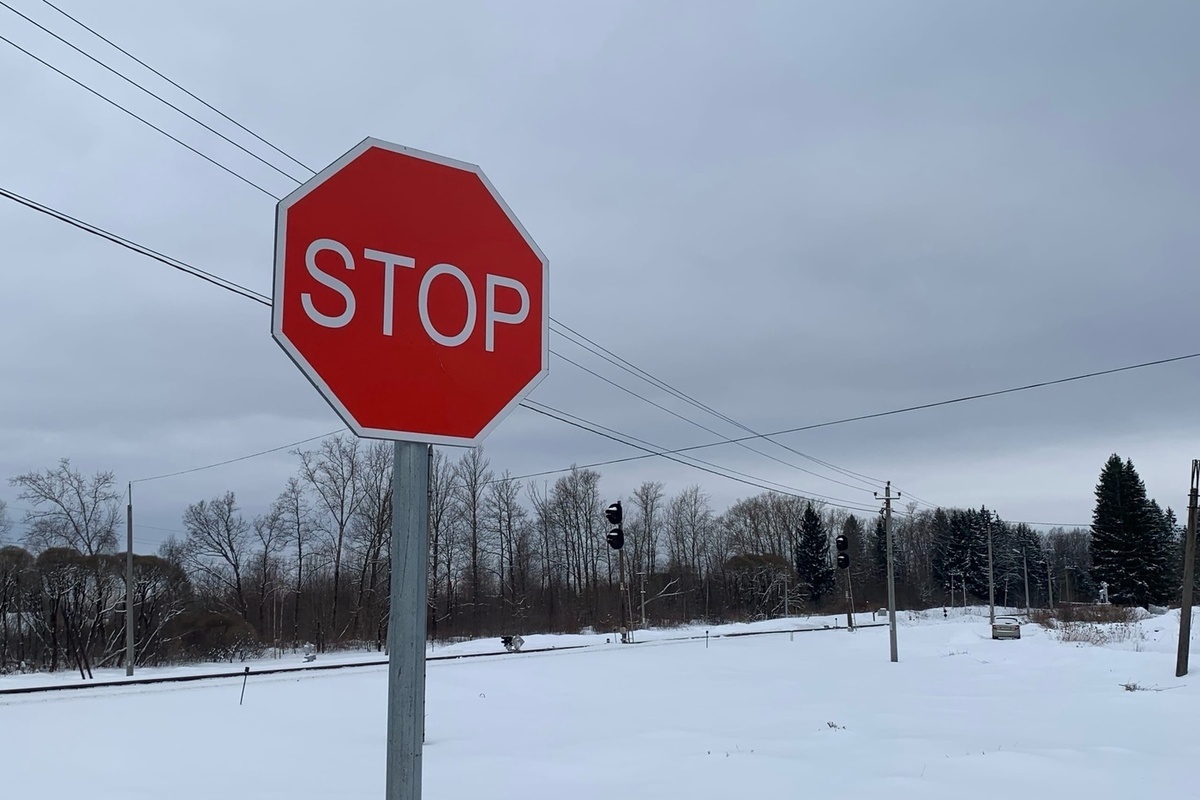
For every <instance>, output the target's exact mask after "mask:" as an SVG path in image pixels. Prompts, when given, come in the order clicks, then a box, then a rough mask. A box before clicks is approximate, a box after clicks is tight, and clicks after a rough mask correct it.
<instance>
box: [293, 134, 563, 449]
mask: <svg viewBox="0 0 1200 800" xmlns="http://www.w3.org/2000/svg"><path fill="white" fill-rule="evenodd" d="M548 277H549V264H548V262H547V261H546V257H545V256H544V255H543V254H542V251H541V250H539V249H538V246H537V245H536V244H534V242H533V239H531V238H530V237H529V234H528V233H526V231H525V229H524V228H523V227H521V223H520V222H518V221H517V218H516V217H515V216H513V213H512V211H511V210H510V209H509V208H508V206H507V205H506V204H505V202H504V200H502V199H501V198H500V195H499V194H497V193H496V190H495V188H494V187H493V186H492V184H491V183H490V182H489V181H488V179H487V177H486V176H485V175H484V174H483V172H482V171H481V170H480V169H479V167H476V166H474V165H473V164H464V163H462V162H460V161H453V160H451V159H448V158H443V157H441V156H435V155H431V154H429V153H422V152H420V151H418V150H410V149H408V148H405V147H400V146H399V145H394V144H389V143H387V142H382V141H379V140H378V139H365V140H364V141H363V142H362V143H361V144H359V145H358V146H357V147H355V148H354V149H353V150H351V151H350V152H349V153H346V155H344V156H342V157H341V158H340V159H338V160H337V161H336V162H334V163H333V164H331V165H330V166H329V167H327V168H326V169H324V170H323V171H322V172H321V173H320V174H318V175H317V176H316V177H314V178H313V179H312V180H310V181H308V182H307V183H305V184H304V185H303V186H301V187H300V188H299V189H297V190H296V191H294V192H292V193H291V194H290V195H288V196H287V197H285V198H284V199H283V200H281V201H280V203H279V206H278V209H277V212H276V230H275V296H274V303H273V306H272V312H273V313H272V323H271V334H272V336H273V337H274V338H275V341H277V342H278V343H279V345H280V346H281V347H282V348H283V349H284V350H285V351H286V352H287V354H288V355H289V356H291V358H292V360H293V361H295V362H296V365H297V366H299V367H300V369H301V370H302V371H303V372H304V374H305V375H307V376H308V379H309V380H310V381H312V383H313V385H315V386H316V387H317V390H318V391H320V393H321V394H322V396H324V398H325V399H326V400H327V401H328V402H329V404H330V405H332V406H333V408H334V409H335V410H336V411H337V412H338V414H339V415H340V416H341V417H342V419H343V420H345V422H346V424H347V425H348V426H350V428H351V429H352V430H353V431H354V432H355V433H356V434H358V435H359V436H366V437H372V438H380V439H401V440H407V441H417V442H431V443H434V444H460V445H474V444H478V443H479V442H480V441H482V440H483V438H484V437H485V436H486V435H487V434H488V433H489V432H490V431H491V429H492V428H493V427H495V425H496V424H497V423H498V422H499V421H500V420H501V419H502V418H503V417H504V416H505V415H506V414H507V413H508V412H509V411H510V410H512V409H513V408H514V407H515V406H516V405H517V403H518V402H520V400H521V399H522V398H523V397H525V396H526V395H527V394H528V393H529V392H530V390H532V389H533V387H534V386H535V385H536V384H537V383H538V381H540V380H541V379H542V378H544V377H545V376H546V374H547V372H548V371H549V342H548V339H549V329H548V322H549V311H548V310H547V295H548V291H549V281H548Z"/></svg>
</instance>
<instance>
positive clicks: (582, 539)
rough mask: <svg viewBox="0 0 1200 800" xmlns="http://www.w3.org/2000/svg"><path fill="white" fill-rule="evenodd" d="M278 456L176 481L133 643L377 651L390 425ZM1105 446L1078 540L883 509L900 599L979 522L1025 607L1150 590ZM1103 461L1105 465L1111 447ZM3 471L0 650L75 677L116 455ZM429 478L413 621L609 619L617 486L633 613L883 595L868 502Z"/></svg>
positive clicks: (966, 541)
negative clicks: (95, 465) (254, 510)
mask: <svg viewBox="0 0 1200 800" xmlns="http://www.w3.org/2000/svg"><path fill="white" fill-rule="evenodd" d="M296 456H297V461H298V468H297V473H296V475H295V476H293V477H292V478H290V479H289V480H288V481H287V483H286V485H285V486H284V487H283V490H282V491H281V492H280V494H279V496H278V497H277V498H276V499H275V501H274V502H273V503H272V504H271V506H270V508H269V510H268V511H267V512H266V513H263V514H260V515H258V516H253V517H248V516H247V515H246V514H244V513H243V512H242V510H241V509H240V507H239V503H238V500H237V497H236V495H235V494H234V492H232V491H230V492H227V493H225V494H223V495H220V496H217V497H213V498H206V499H201V500H197V502H195V503H193V504H191V505H189V506H188V507H187V508H186V509H185V510H184V512H183V514H182V517H181V523H182V529H183V531H185V535H184V536H183V538H181V539H171V540H169V541H167V542H166V543H165V544H163V545H162V546H161V547H160V548H159V550H158V552H157V554H155V555H138V556H136V557H135V559H134V584H135V586H134V588H135V592H134V607H133V614H134V619H135V622H136V652H137V660H138V663H139V664H159V663H168V662H174V661H183V660H192V659H201V658H224V659H235V658H238V657H245V656H247V655H251V654H255V653H258V652H261V651H262V650H263V649H265V648H267V647H276V648H280V649H290V648H298V647H301V646H304V645H306V644H311V645H312V646H314V647H316V648H317V649H321V650H324V649H327V648H331V647H347V646H350V647H372V648H378V649H382V647H383V645H384V642H385V638H386V628H387V616H388V586H389V578H390V558H389V549H390V539H391V513H392V509H391V467H392V463H391V446H390V445H389V444H386V443H379V442H369V441H363V440H357V439H354V438H350V437H332V438H329V439H326V440H325V441H324V442H323V443H322V444H321V445H320V446H319V447H318V448H316V449H314V450H310V451H302V452H297V453H296ZM1114 459H1116V464H1117V465H1118V469H1117V472H1116V476H1117V478H1119V479H1120V480H1122V481H1124V483H1122V484H1121V486H1119V487H1117V489H1118V491H1119V492H1120V494H1121V498H1122V499H1121V500H1120V502H1118V503H1117V508H1116V511H1115V512H1113V513H1116V514H1117V515H1118V517H1119V518H1118V519H1117V520H1116V521H1115V522H1113V521H1112V520H1110V519H1109V517H1110V516H1111V514H1110V511H1112V509H1109V508H1108V506H1111V505H1112V503H1111V502H1108V503H1107V505H1106V502H1107V501H1105V500H1104V499H1103V498H1104V497H1108V496H1109V495H1111V493H1112V491H1113V489H1112V486H1110V485H1109V484H1111V483H1112V482H1113V480H1115V479H1116V478H1114V477H1113V476H1112V475H1109V477H1107V478H1105V477H1104V476H1102V481H1101V485H1100V486H1098V487H1097V498H1098V500H1099V502H1098V503H1097V524H1096V526H1095V527H1096V530H1097V536H1096V537H1095V538H1094V539H1093V537H1092V535H1091V533H1090V532H1089V531H1088V530H1084V529H1071V530H1066V529H1061V528H1056V529H1052V530H1050V531H1049V532H1047V533H1039V532H1037V531H1035V530H1033V529H1032V528H1030V527H1029V526H1028V525H1025V524H1020V523H1018V524H1012V523H1008V522H1005V521H1004V520H1002V519H1001V518H1000V517H999V516H998V515H997V514H996V513H995V512H993V511H991V510H988V509H986V508H979V509H942V508H927V509H922V508H919V507H917V506H916V505H912V504H910V505H907V506H906V507H904V508H896V509H894V513H893V519H892V524H893V531H894V539H893V550H894V558H895V569H896V594H897V601H898V605H899V606H900V607H902V608H904V607H907V608H925V607H929V606H932V605H947V604H963V603H977V602H986V601H987V597H988V547H989V540H990V545H991V557H992V565H993V575H994V579H995V587H996V588H995V591H996V601H997V603H999V604H1002V605H1010V606H1019V605H1024V603H1025V592H1026V585H1028V592H1029V601H1030V603H1031V604H1032V605H1035V606H1040V605H1046V604H1048V603H1049V602H1050V601H1051V599H1055V600H1057V601H1059V602H1063V601H1066V602H1071V601H1083V602H1093V601H1095V600H1096V598H1097V592H1098V585H1099V581H1101V580H1105V581H1107V582H1108V583H1109V584H1111V587H1110V589H1109V593H1110V596H1111V597H1112V598H1113V599H1114V600H1120V601H1128V602H1139V603H1147V602H1167V601H1168V600H1169V599H1170V598H1171V596H1173V594H1174V592H1176V591H1177V589H1178V583H1179V581H1178V578H1177V577H1174V578H1172V576H1177V575H1178V570H1177V567H1178V550H1179V547H1180V544H1179V543H1180V535H1179V534H1180V531H1179V528H1178V525H1177V524H1176V522H1175V519H1174V515H1173V514H1172V513H1171V512H1170V511H1169V510H1168V511H1165V512H1164V511H1161V510H1158V506H1157V505H1156V504H1153V502H1152V501H1149V500H1146V499H1145V490H1144V486H1143V487H1142V489H1141V500H1138V499H1137V497H1136V495H1137V492H1136V487H1137V486H1139V485H1140V479H1139V478H1137V476H1136V471H1134V470H1133V467H1132V464H1128V468H1126V465H1125V464H1124V463H1122V462H1121V461H1120V459H1119V458H1116V456H1114ZM1105 469H1106V472H1112V462H1110V464H1109V465H1108V466H1106V468H1105ZM11 483H12V485H13V486H15V487H16V488H17V489H18V490H19V494H18V497H19V500H20V501H21V503H22V504H23V506H25V507H26V508H27V509H28V510H27V511H26V512H25V514H24V519H23V522H24V530H23V533H22V534H21V535H20V536H16V535H15V534H16V531H14V530H12V529H13V528H14V527H15V526H13V525H12V523H11V520H6V518H5V516H4V513H3V508H2V507H0V534H3V533H4V531H5V530H6V529H9V530H10V533H9V537H8V538H9V540H10V541H12V540H17V541H19V543H16V542H14V543H12V544H8V545H7V546H4V547H3V548H0V672H3V671H11V670H13V669H21V668H24V669H60V668H72V669H78V670H79V671H80V672H81V674H85V675H86V674H88V673H89V671H90V670H91V669H92V668H94V667H97V666H118V665H121V664H122V663H123V659H124V606H125V555H124V553H122V552H118V543H119V541H120V540H122V539H123V536H122V535H121V534H123V532H124V513H123V512H124V508H123V498H122V497H121V495H120V493H119V491H118V489H117V483H116V480H115V477H114V476H113V474H112V473H110V472H100V473H96V474H95V475H92V476H84V475H82V474H80V473H79V472H78V471H77V470H75V469H73V468H72V466H71V464H70V462H69V461H67V460H63V461H61V462H60V463H59V464H58V465H57V466H55V467H53V468H51V469H47V470H44V471H41V472H31V473H26V474H23V475H18V476H16V477H14V478H12V479H11ZM430 489H431V491H430V508H429V534H430V535H429V608H428V618H427V623H428V631H429V635H430V637H431V638H434V639H440V640H448V639H454V638H457V637H472V636H492V635H499V634H505V633H530V632H538V631H541V632H564V631H579V630H583V629H588V628H591V629H594V630H598V631H612V630H615V629H617V628H618V627H619V626H620V621H619V620H618V608H619V596H620V591H619V581H618V560H617V559H618V554H617V552H616V551H613V550H612V549H610V548H609V547H608V546H607V545H606V543H605V534H606V532H607V530H608V525H607V523H606V521H605V518H604V514H603V510H604V508H605V507H606V506H607V505H608V504H609V503H611V502H612V501H614V500H617V499H621V500H622V501H623V505H624V508H625V514H626V517H625V524H624V531H625V542H626V543H625V547H624V550H623V553H624V558H625V568H626V576H627V592H628V595H627V598H626V601H627V602H626V607H627V609H628V614H629V620H628V622H629V623H630V624H633V625H634V626H638V625H641V624H642V615H643V613H644V614H645V622H646V624H649V625H670V624H677V623H683V622H689V621H694V620H707V621H710V622H714V623H716V622H721V621H733V620H750V619H762V618H769V617H773V616H779V615H782V614H783V613H784V611H785V608H786V609H788V610H789V611H790V612H791V613H801V612H833V611H837V612H841V611H845V610H846V609H847V608H848V605H849V600H850V596H851V595H852V596H853V605H854V608H855V609H856V610H858V611H869V610H877V609H879V608H880V607H881V606H883V605H885V604H886V597H887V592H886V569H885V565H886V541H885V537H884V520H883V517H882V516H881V515H878V514H875V513H873V512H867V513H858V512H850V511H846V510H844V509H841V508H835V507H830V506H827V505H824V504H822V503H821V502H818V501H810V500H808V499H806V498H803V497H797V496H792V495H784V494H778V493H764V494H760V495H756V496H753V497H749V498H745V499H742V500H739V501H737V502H736V503H734V504H733V505H732V506H731V507H729V508H728V509H725V510H724V511H723V512H719V511H718V510H716V509H714V508H713V507H712V504H711V502H710V500H709V498H708V496H707V495H706V494H705V493H704V491H703V490H702V489H701V488H700V487H699V486H690V487H688V488H686V489H684V490H683V491H681V492H679V493H678V494H674V495H668V494H667V493H666V492H665V491H664V486H663V484H662V483H659V482H654V481H649V482H645V483H643V484H642V485H640V486H638V487H636V488H634V489H633V491H632V492H629V493H628V494H623V493H620V492H617V491H613V490H611V489H606V490H602V488H601V475H600V473H599V472H596V471H595V470H591V469H572V470H571V471H570V472H569V473H567V474H565V475H563V476H562V477H560V478H558V479H557V480H555V481H553V482H552V483H551V482H546V483H522V482H521V481H519V480H517V479H515V478H513V477H511V475H510V474H509V473H507V472H497V471H496V470H495V469H493V468H492V466H491V464H490V463H489V461H488V459H487V458H486V456H485V454H484V452H483V451H482V450H470V451H465V452H464V453H463V454H462V456H461V457H459V458H457V459H451V458H450V457H449V456H447V454H446V452H445V451H442V450H437V449H431V456H430ZM1102 489H1103V491H1102ZM1131 497H1132V498H1133V499H1132V500H1131V499H1130V498H1131ZM1139 502H1140V503H1141V506H1140V507H1139V508H1140V509H1141V510H1137V509H1134V508H1133V507H1132V505H1131V504H1133V505H1136V504H1137V503H1139ZM1122 514H1123V515H1124V516H1120V515H1122ZM839 534H841V535H844V536H846V538H847V541H848V548H847V551H846V552H847V554H848V555H849V558H850V567H849V568H848V569H845V570H839V569H836V568H835V567H834V563H835V562H834V555H835V550H834V549H833V542H834V537H836V536H837V535H839ZM135 535H136V527H135ZM1106 536H1107V537H1108V538H1107V539H1106V538H1105V537H1106ZM1114 537H1115V538H1114ZM1137 537H1141V538H1137ZM1134 539H1136V540H1137V541H1138V542H1140V543H1141V545H1142V546H1143V552H1144V549H1145V546H1149V545H1153V548H1154V552H1155V553H1156V554H1158V555H1156V556H1155V559H1153V561H1154V564H1156V565H1157V566H1156V567H1155V570H1157V572H1155V575H1157V576H1158V577H1157V578H1155V579H1154V580H1149V581H1148V580H1146V578H1147V575H1146V574H1144V573H1145V570H1144V569H1142V570H1141V571H1140V572H1138V569H1140V568H1138V569H1134V568H1132V567H1131V566H1130V565H1129V564H1128V563H1124V564H1118V563H1116V562H1117V561H1119V560H1120V559H1116V561H1114V557H1113V556H1112V554H1113V552H1116V551H1120V552H1121V553H1125V554H1128V553H1129V551H1130V543H1131V542H1132V541H1134ZM1106 542H1107V544H1106ZM1147 543H1149V545H1147ZM1098 544H1099V545H1100V549H1099V550H1097V545H1098ZM1105 548H1108V549H1105ZM1158 556H1161V558H1160V557H1158ZM1122 557H1123V558H1126V560H1128V557H1127V555H1126V556H1122ZM1135 573H1136V574H1135ZM1151 577H1153V576H1151ZM1172 580H1173V582H1172ZM1147 587H1149V588H1147Z"/></svg>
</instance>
